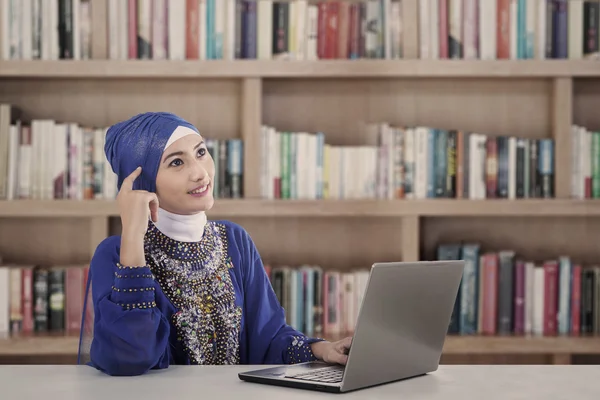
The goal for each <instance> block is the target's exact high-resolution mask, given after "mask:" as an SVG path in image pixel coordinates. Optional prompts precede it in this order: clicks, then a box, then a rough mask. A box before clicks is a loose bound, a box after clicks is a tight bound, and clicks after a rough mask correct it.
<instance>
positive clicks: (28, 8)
mask: <svg viewBox="0 0 600 400" xmlns="http://www.w3.org/2000/svg"><path fill="white" fill-rule="evenodd" d="M32 1H33V0H20V2H21V59H23V60H31V59H32V41H33V21H32V20H33V14H32V13H33V4H32Z"/></svg>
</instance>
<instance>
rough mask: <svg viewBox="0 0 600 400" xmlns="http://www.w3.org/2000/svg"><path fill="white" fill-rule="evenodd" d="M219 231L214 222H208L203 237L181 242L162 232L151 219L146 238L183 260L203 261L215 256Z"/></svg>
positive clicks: (172, 256) (175, 257)
mask: <svg viewBox="0 0 600 400" xmlns="http://www.w3.org/2000/svg"><path fill="white" fill-rule="evenodd" d="M218 235H219V232H218V228H217V226H216V224H215V223H214V222H210V221H209V222H207V223H206V225H205V227H204V234H203V235H202V239H201V240H200V241H198V242H180V241H178V240H175V239H172V238H170V237H168V236H167V235H165V234H164V233H162V232H161V231H160V230H159V229H158V228H157V227H156V226H155V225H154V224H153V223H152V221H149V223H148V230H147V231H146V236H145V240H146V242H149V243H150V244H152V245H153V246H156V247H158V248H160V249H161V250H162V251H164V252H165V254H166V255H168V256H169V257H171V258H173V259H175V260H181V261H192V262H193V261H202V260H206V259H207V258H212V257H215V251H216V250H218V249H217V243H218V242H219V237H218Z"/></svg>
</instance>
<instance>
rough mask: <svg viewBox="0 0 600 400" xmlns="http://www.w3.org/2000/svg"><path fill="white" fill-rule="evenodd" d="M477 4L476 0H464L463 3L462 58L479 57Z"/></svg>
mask: <svg viewBox="0 0 600 400" xmlns="http://www.w3.org/2000/svg"><path fill="white" fill-rule="evenodd" d="M478 6H479V4H478V0H464V3H463V58H464V59H468V60H473V59H476V58H478V57H479V45H478V40H477V36H478V32H479V27H478V22H479V16H478ZM479 40H481V38H480V39H479Z"/></svg>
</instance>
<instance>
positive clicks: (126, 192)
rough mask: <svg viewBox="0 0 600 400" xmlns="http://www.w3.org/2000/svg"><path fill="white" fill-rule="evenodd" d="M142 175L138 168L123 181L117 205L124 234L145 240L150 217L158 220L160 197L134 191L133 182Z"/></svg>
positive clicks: (143, 191) (142, 191) (141, 191)
mask: <svg viewBox="0 0 600 400" xmlns="http://www.w3.org/2000/svg"><path fill="white" fill-rule="evenodd" d="M141 173H142V167H137V168H136V169H135V171H133V172H132V173H131V174H130V175H129V176H128V177H127V178H125V179H124V180H123V184H122V185H121V190H119V193H118V194H117V204H118V206H119V214H120V215H121V224H122V231H123V234H124V235H125V236H127V237H130V238H139V239H143V238H144V235H145V234H146V230H147V229H148V215H149V214H150V217H151V218H152V221H154V222H156V221H157V219H158V197H157V196H156V194H155V193H151V192H148V191H146V190H133V182H135V180H136V179H137V177H138V176H140V174H141Z"/></svg>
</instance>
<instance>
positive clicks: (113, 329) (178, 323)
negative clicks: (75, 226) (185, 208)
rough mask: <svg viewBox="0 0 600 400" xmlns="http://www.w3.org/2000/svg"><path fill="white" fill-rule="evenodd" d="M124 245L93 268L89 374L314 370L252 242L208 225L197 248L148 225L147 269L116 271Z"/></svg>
mask: <svg viewBox="0 0 600 400" xmlns="http://www.w3.org/2000/svg"><path fill="white" fill-rule="evenodd" d="M120 241H121V238H120V236H111V237H109V238H107V239H105V240H104V241H103V242H102V243H101V244H100V245H99V246H98V248H97V249H96V252H95V254H94V256H93V258H92V261H91V264H90V279H91V286H92V301H93V307H94V326H93V340H92V343H91V348H90V360H91V361H90V362H89V365H92V366H93V367H95V368H97V369H99V370H101V371H104V372H105V373H107V374H110V375H139V374H143V373H145V372H147V371H148V370H150V369H163V368H167V367H168V366H169V365H171V364H210V365H215V364H292V363H297V362H305V361H311V360H315V359H316V358H315V356H314V355H313V354H312V352H311V350H310V344H311V343H313V342H315V341H318V340H321V339H317V338H309V337H306V336H305V335H304V334H302V333H301V332H298V331H297V330H295V329H293V328H292V327H290V326H289V325H287V324H286V321H285V314H284V310H283V308H282V307H281V305H280V304H279V302H278V299H277V297H276V295H275V293H274V291H273V289H272V286H271V284H270V281H269V279H268V276H267V275H266V273H265V270H264V267H263V263H262V261H261V258H260V256H259V254H258V251H257V249H256V247H255V245H254V243H253V242H252V239H251V238H250V236H249V235H248V233H247V232H246V231H245V230H244V229H243V228H242V227H240V226H239V225H237V224H235V223H232V222H227V221H209V222H207V224H206V226H205V230H204V235H203V238H202V240H201V241H200V242H197V243H186V242H179V241H176V240H173V239H171V238H169V237H167V236H166V235H164V234H163V233H162V232H160V231H159V230H158V229H157V228H156V227H155V226H154V224H152V223H149V227H148V231H147V233H146V237H145V240H144V246H145V255H146V263H147V265H143V266H138V267H136V268H134V267H132V266H122V265H120V263H119V260H120V257H119V249H120Z"/></svg>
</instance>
